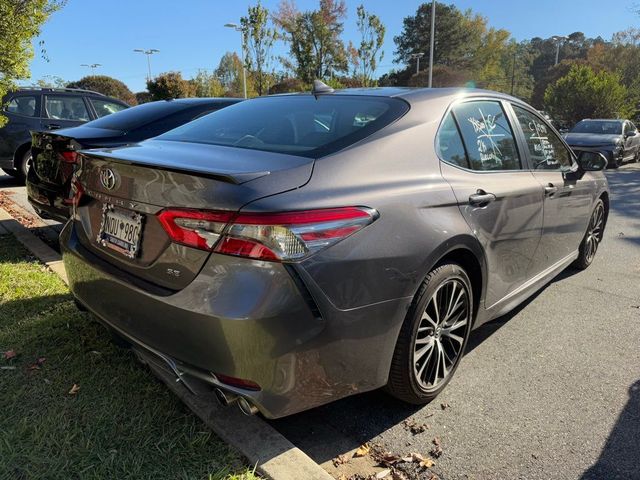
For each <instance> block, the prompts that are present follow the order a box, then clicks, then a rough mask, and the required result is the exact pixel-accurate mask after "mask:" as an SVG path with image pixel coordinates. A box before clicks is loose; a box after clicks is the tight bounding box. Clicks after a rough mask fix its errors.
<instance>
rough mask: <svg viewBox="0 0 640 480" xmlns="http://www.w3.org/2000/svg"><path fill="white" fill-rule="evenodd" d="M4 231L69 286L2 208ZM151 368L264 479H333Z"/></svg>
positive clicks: (277, 437)
mask: <svg viewBox="0 0 640 480" xmlns="http://www.w3.org/2000/svg"><path fill="white" fill-rule="evenodd" d="M5 232H6V233H12V234H13V235H14V236H15V237H16V238H17V240H18V241H19V242H20V243H22V245H24V246H25V247H26V248H27V250H29V251H30V252H31V253H32V254H33V255H34V256H35V257H36V258H38V260H40V261H41V262H42V263H44V264H45V265H46V266H47V267H48V268H49V269H50V270H52V271H53V272H54V273H56V274H57V275H58V276H59V277H60V278H61V279H62V280H63V281H64V282H65V283H66V284H68V280H67V274H66V272H65V270H64V264H63V263H62V258H61V256H60V254H58V252H56V251H55V250H53V249H52V248H51V247H49V246H48V245H47V244H46V243H44V242H43V241H42V240H40V239H39V238H38V237H36V236H35V235H34V234H33V233H31V232H30V231H29V229H28V228H26V227H24V226H23V225H22V224H21V223H20V222H18V221H17V220H15V219H14V218H13V217H12V216H11V215H9V214H8V213H7V212H6V211H5V210H4V209H2V208H0V234H3V233H5ZM148 365H149V367H150V368H151V370H152V371H153V372H154V374H155V375H156V376H157V377H159V378H160V379H161V380H162V381H163V382H164V383H166V384H167V386H168V387H169V388H170V389H171V390H172V391H173V392H174V393H175V394H176V395H177V396H178V398H180V400H182V401H183V402H184V403H185V404H186V405H187V406H188V407H189V408H190V409H191V410H192V411H193V413H195V414H196V415H197V416H198V417H200V419H201V420H202V421H203V422H204V423H205V424H206V425H207V426H208V427H209V428H210V429H211V430H213V431H214V433H215V434H216V435H218V436H219V437H220V438H222V439H223V440H224V441H225V442H227V443H228V444H229V445H231V446H232V447H234V448H235V449H236V450H238V451H239V452H240V453H242V455H244V456H245V457H246V458H247V459H248V460H249V462H250V463H251V464H252V465H257V470H258V471H259V472H260V473H261V474H262V475H263V476H265V477H267V478H269V479H271V480H333V477H332V476H331V475H329V474H328V473H327V472H326V471H325V470H324V469H322V467H320V466H319V465H318V464H317V463H315V462H314V461H313V460H312V459H311V458H309V457H308V456H307V455H306V454H305V453H303V452H302V451H301V450H300V449H298V448H297V447H296V446H294V445H293V444H292V443H291V442H290V441H289V440H287V439H286V438H285V437H284V436H282V434H280V433H279V432H278V431H276V430H275V429H274V428H273V427H272V426H271V425H269V424H268V423H267V422H265V421H264V420H262V418H260V417H258V416H253V417H247V416H245V415H243V414H242V413H241V412H240V410H239V409H238V408H235V407H234V406H229V407H222V406H220V405H219V404H218V402H217V401H216V400H215V398H214V396H213V395H212V396H211V397H203V396H196V395H193V394H192V393H191V392H189V391H188V390H187V389H186V388H185V387H184V386H182V384H181V383H179V382H176V381H175V377H172V376H170V375H168V374H167V373H166V372H165V371H163V370H161V369H159V368H157V367H155V366H154V365H153V364H151V363H149V364H148Z"/></svg>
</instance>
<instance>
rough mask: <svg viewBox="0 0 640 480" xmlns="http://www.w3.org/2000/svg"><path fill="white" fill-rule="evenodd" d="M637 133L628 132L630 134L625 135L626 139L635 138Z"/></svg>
mask: <svg viewBox="0 0 640 480" xmlns="http://www.w3.org/2000/svg"><path fill="white" fill-rule="evenodd" d="M637 133H638V132H635V131H634V132H628V133H625V134H624V136H625V138H629V137H635V136H636V134H637Z"/></svg>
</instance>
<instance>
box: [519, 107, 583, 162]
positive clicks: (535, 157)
mask: <svg viewBox="0 0 640 480" xmlns="http://www.w3.org/2000/svg"><path fill="white" fill-rule="evenodd" d="M513 110H514V111H515V112H516V117H517V118H518V123H519V124H520V127H521V128H522V131H523V133H524V137H525V140H526V141H527V148H528V150H529V156H530V157H531V163H532V165H531V166H532V167H533V169H534V170H568V169H570V168H571V165H572V160H571V154H570V153H569V150H568V149H567V148H566V147H565V146H564V144H563V143H562V141H561V140H560V139H559V138H558V136H557V135H556V134H555V133H553V131H552V130H551V128H550V127H549V126H548V125H547V124H546V123H545V122H543V121H542V120H541V119H540V118H539V117H538V116H536V115H534V114H533V113H531V112H529V111H527V110H525V109H523V108H520V107H517V106H515V105H513Z"/></svg>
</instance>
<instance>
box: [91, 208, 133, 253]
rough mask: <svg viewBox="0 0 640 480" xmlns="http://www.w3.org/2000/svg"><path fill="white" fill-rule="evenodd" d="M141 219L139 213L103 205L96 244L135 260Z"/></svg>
mask: <svg viewBox="0 0 640 480" xmlns="http://www.w3.org/2000/svg"><path fill="white" fill-rule="evenodd" d="M143 219H144V217H143V216H142V215H141V214H140V213H136V212H131V211H128V210H122V209H119V208H116V207H114V206H113V205H111V204H108V203H107V204H104V205H103V207H102V223H101V224H100V232H99V233H98V238H97V241H98V243H99V244H100V245H102V246H103V247H107V248H110V249H112V250H115V251H116V252H119V253H121V254H123V255H125V256H126V257H129V258H135V257H136V255H137V254H138V251H139V249H140V239H141V238H142V221H143Z"/></svg>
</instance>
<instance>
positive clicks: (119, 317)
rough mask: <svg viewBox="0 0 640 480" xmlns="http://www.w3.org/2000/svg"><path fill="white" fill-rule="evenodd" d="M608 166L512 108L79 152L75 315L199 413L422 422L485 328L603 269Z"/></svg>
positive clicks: (481, 102)
mask: <svg viewBox="0 0 640 480" xmlns="http://www.w3.org/2000/svg"><path fill="white" fill-rule="evenodd" d="M605 166H606V160H605V159H604V158H603V157H602V156H601V155H600V154H598V153H593V152H584V153H582V154H581V155H580V157H576V156H575V154H574V153H572V151H571V149H570V148H569V147H568V146H567V145H566V144H565V142H564V141H563V140H562V139H561V138H560V136H559V135H558V134H557V133H556V131H555V130H554V129H553V128H552V127H551V126H550V125H549V124H548V123H547V122H546V120H545V119H544V118H542V117H540V116H539V114H538V113H537V112H536V111H535V110H534V109H532V108H531V107H529V106H528V105H526V104H525V103H523V102H521V101H519V100H517V99H515V98H512V97H509V96H505V95H501V94H497V93H494V92H489V91H481V90H461V89H404V88H382V89H357V90H344V91H336V92H333V91H331V90H330V89H327V88H318V90H317V91H315V92H314V93H313V94H292V95H282V96H271V97H262V98H257V99H254V100H249V101H246V102H242V103H238V104H236V105H232V106H230V107H228V108H225V109H223V110H220V111H218V112H215V113H213V114H210V115H208V116H206V117H203V118H201V119H198V120H196V121H193V122H191V123H188V124H186V125H184V126H181V127H179V128H177V129H175V130H172V131H170V132H168V133H166V134H164V135H161V136H160V137H157V138H155V139H152V140H148V141H144V142H142V143H140V144H137V145H133V146H129V147H124V148H116V149H103V150H89V151H84V152H82V158H81V168H80V170H79V171H78V172H77V174H76V179H75V183H74V188H75V192H76V193H75V197H74V212H73V216H72V219H71V221H70V222H68V223H67V225H66V227H65V229H64V231H63V232H62V235H61V245H62V249H63V255H64V262H65V266H66V270H67V273H68V276H69V282H70V287H71V290H72V292H73V294H74V295H75V296H76V298H77V299H78V301H79V303H80V304H81V305H83V306H85V307H86V308H87V309H89V310H90V311H91V312H93V313H94V314H95V315H96V316H97V317H98V318H99V319H100V320H102V322H104V323H105V324H106V325H108V326H109V327H110V328H112V329H114V330H115V331H116V332H117V333H118V334H120V335H121V336H123V337H125V338H126V339H128V340H129V341H130V342H131V343H133V344H134V345H136V346H137V348H141V349H144V350H145V351H147V352H148V354H149V355H152V356H155V358H158V359H161V361H162V362H164V363H166V364H167V365H169V366H170V368H171V369H172V370H173V371H174V372H175V373H176V374H177V375H178V376H179V378H180V379H181V380H182V381H183V382H185V384H186V385H187V386H189V388H191V389H192V390H194V391H200V390H201V389H202V387H203V386H204V387H206V388H209V389H217V392H218V394H219V397H220V398H222V399H224V400H225V401H226V402H233V401H238V402H239V404H240V407H241V408H242V409H243V411H245V412H247V413H255V412H256V411H260V412H262V413H263V414H264V415H265V416H266V417H269V418H274V417H281V416H284V415H289V414H292V413H295V412H299V411H301V410H304V409H308V408H311V407H314V406H317V405H321V404H324V403H327V402H330V401H332V400H335V399H338V398H341V397H345V396H347V395H352V394H354V393H357V392H364V391H367V390H372V389H376V388H379V387H382V386H386V387H387V389H388V390H389V391H390V392H391V393H392V394H393V395H395V396H396V397H398V398H400V399H402V400H405V401H407V402H412V403H416V404H421V403H426V402H428V401H430V400H432V399H433V398H434V397H435V396H436V395H437V394H438V393H439V392H440V391H441V390H442V389H443V388H444V387H445V385H446V384H447V383H448V382H449V380H450V379H451V377H452V375H453V374H454V372H455V370H456V368H457V367H458V365H459V362H460V360H461V358H462V355H463V352H464V348H465V344H466V342H467V339H468V338H469V335H470V331H471V329H472V328H473V327H477V326H478V325H481V324H482V323H484V322H487V321H488V320H491V319H493V318H495V317H498V316H500V315H503V314H505V313H507V312H508V311H509V310H511V309H513V308H514V307H515V306H516V305H518V304H519V303H521V302H522V301H523V300H525V299H526V298H527V297H529V296H530V295H531V294H533V293H534V292H535V291H536V290H538V289H540V288H541V287H542V286H544V285H545V284H546V283H547V282H549V281H550V280H551V279H552V278H553V277H554V276H556V275H557V274H558V273H560V272H561V271H562V270H563V269H565V268H566V267H568V266H569V265H571V264H572V263H573V264H574V265H576V266H578V267H579V268H586V267H587V266H588V265H589V264H590V263H591V262H592V261H593V258H594V255H595V254H596V250H597V248H598V245H599V243H600V241H601V240H602V235H603V230H604V227H605V223H606V220H607V214H608V211H609V193H608V188H607V182H606V180H605V178H604V176H603V174H602V173H601V172H600V170H602V169H603V168H604V167H605Z"/></svg>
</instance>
